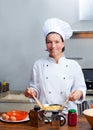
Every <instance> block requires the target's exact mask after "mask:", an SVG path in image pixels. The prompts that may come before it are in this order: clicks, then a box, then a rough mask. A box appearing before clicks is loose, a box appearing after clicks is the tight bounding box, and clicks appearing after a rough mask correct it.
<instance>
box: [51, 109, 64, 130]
mask: <svg viewBox="0 0 93 130" xmlns="http://www.w3.org/2000/svg"><path fill="white" fill-rule="evenodd" d="M51 120H52V122H51V125H52V129H54V128H59V127H60V126H63V125H64V124H65V122H66V119H65V117H64V116H63V115H60V114H59V111H57V110H54V111H52V116H51Z"/></svg>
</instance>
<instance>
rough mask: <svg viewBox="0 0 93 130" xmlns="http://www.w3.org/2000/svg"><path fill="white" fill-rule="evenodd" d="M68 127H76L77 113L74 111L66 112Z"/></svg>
mask: <svg viewBox="0 0 93 130" xmlns="http://www.w3.org/2000/svg"><path fill="white" fill-rule="evenodd" d="M68 125H69V126H76V125H77V112H76V110H75V109H70V110H68Z"/></svg>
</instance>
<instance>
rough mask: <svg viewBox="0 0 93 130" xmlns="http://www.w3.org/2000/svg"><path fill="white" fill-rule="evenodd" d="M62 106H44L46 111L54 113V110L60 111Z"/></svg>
mask: <svg viewBox="0 0 93 130" xmlns="http://www.w3.org/2000/svg"><path fill="white" fill-rule="evenodd" d="M60 109H61V106H60V105H50V106H44V110H45V111H52V110H60Z"/></svg>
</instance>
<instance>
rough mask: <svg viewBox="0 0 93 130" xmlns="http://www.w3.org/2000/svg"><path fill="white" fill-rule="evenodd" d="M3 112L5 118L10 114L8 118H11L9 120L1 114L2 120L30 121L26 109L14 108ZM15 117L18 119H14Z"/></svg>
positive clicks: (0, 118)
mask: <svg viewBox="0 0 93 130" xmlns="http://www.w3.org/2000/svg"><path fill="white" fill-rule="evenodd" d="M2 114H3V117H4V118H5V116H8V118H10V120H7V119H4V118H3V117H2V116H1V117H0V120H1V121H4V122H13V123H16V122H24V121H28V120H29V117H28V112H26V111H21V110H13V111H8V112H5V113H2ZM14 118H15V119H16V121H15V120H13V119H14Z"/></svg>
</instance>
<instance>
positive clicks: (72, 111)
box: [68, 109, 76, 113]
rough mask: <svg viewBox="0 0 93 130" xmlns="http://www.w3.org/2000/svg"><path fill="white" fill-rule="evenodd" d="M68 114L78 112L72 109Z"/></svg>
mask: <svg viewBox="0 0 93 130" xmlns="http://www.w3.org/2000/svg"><path fill="white" fill-rule="evenodd" d="M68 112H70V113H75V112H76V110H75V109H70V110H68Z"/></svg>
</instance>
